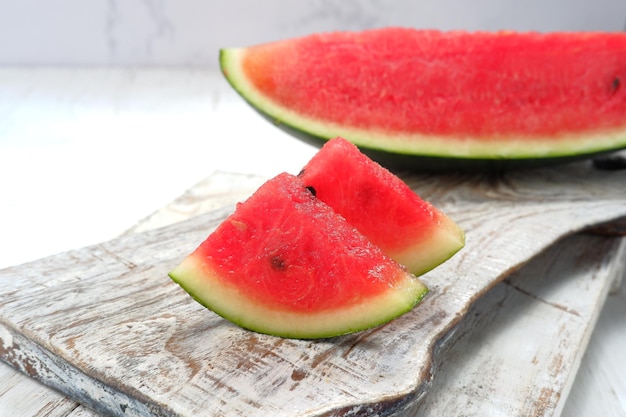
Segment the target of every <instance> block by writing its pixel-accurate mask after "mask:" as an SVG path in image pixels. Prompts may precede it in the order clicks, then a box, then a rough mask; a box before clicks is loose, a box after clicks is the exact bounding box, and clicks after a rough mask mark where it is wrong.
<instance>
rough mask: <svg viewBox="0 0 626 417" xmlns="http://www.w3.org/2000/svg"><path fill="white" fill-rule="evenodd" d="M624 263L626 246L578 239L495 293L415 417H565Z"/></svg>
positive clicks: (476, 311) (460, 331) (469, 322)
mask: <svg viewBox="0 0 626 417" xmlns="http://www.w3.org/2000/svg"><path fill="white" fill-rule="evenodd" d="M625 256H626V240H623V239H618V238H608V237H600V236H590V235H584V234H579V235H575V236H572V237H570V238H567V239H566V240H565V241H563V242H560V243H558V244H556V245H554V246H553V247H551V248H549V249H548V250H547V251H546V252H545V253H543V254H541V255H540V256H538V257H536V258H534V259H532V260H531V261H530V262H529V264H527V265H526V266H525V267H524V268H522V269H520V270H519V271H517V272H515V273H513V274H512V275H511V276H509V277H508V278H507V279H506V280H505V281H504V282H502V283H500V284H498V285H497V286H495V287H494V288H493V289H492V290H491V291H489V292H488V293H487V294H485V296H484V297H483V298H482V299H480V300H479V301H477V302H476V303H475V304H474V305H473V306H472V308H471V309H470V310H469V312H468V314H467V315H466V317H465V318H464V319H463V321H462V322H461V323H460V325H459V326H458V327H457V329H456V330H455V333H454V335H452V336H451V338H450V340H449V341H448V343H447V344H446V346H444V347H443V350H444V351H443V352H441V355H439V356H438V357H437V358H438V361H437V366H436V371H435V376H434V378H433V386H432V389H431V390H430V391H429V393H428V395H427V396H426V397H425V398H424V401H423V402H422V404H420V406H419V407H418V409H417V410H416V412H415V414H414V415H415V416H419V417H436V416H443V415H445V416H460V415H463V416H522V415H523V416H544V417H545V416H559V415H561V410H562V409H563V407H564V404H565V402H566V399H567V398H568V393H569V392H570V387H571V385H572V382H573V380H574V377H575V375H576V372H577V371H578V368H579V363H580V360H581V358H582V355H583V352H584V351H585V347H586V345H587V342H588V340H589V337H590V334H591V332H592V330H593V328H594V325H595V323H596V320H597V317H598V315H599V313H600V310H601V306H602V305H603V304H604V301H605V299H606V296H607V293H608V291H609V289H610V287H611V284H612V281H613V280H614V279H615V278H616V277H617V276H619V275H621V274H623V273H624V270H623V267H622V266H623V265H620V264H619V263H615V262H614V259H615V257H625ZM615 359H616V360H617V358H615ZM589 411H591V410H589ZM598 411H599V410H595V411H594V412H590V413H588V414H582V415H606V414H605V413H598ZM563 415H564V416H570V415H573V414H572V413H568V412H565V413H564V414H563Z"/></svg>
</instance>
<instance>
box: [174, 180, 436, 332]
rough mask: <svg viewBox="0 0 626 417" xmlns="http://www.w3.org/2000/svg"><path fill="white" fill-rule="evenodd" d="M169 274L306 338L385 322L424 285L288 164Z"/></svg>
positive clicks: (223, 305) (216, 304)
mask: <svg viewBox="0 0 626 417" xmlns="http://www.w3.org/2000/svg"><path fill="white" fill-rule="evenodd" d="M170 277H171V278H172V279H173V280H174V281H175V282H177V283H178V284H179V285H180V286H181V287H182V288H183V289H185V290H186V291H187V292H188V293H189V294H190V295H191V296H192V297H193V298H194V299H196V300H197V301H198V302H200V303H201V304H202V305H204V306H206V307H207V308H209V309H210V310H213V311H214V312H215V313H217V314H219V315H221V316H222V317H224V318H226V319H228V320H230V321H232V322H233V323H236V324H237V325H239V326H241V327H244V328H247V329H250V330H254V331H256V332H260V333H267V334H272V335H276V336H282V337H290V338H305V339H313V338H324V337H333V336H338V335H341V334H346V333H352V332H356V331H360V330H364V329H367V328H370V327H374V326H377V325H380V324H383V323H385V322H388V321H390V320H391V319H393V318H395V317H397V316H399V315H401V314H404V313H406V312H408V311H409V310H411V309H412V308H413V307H414V306H415V305H416V304H417V303H419V302H420V300H422V298H423V297H424V296H425V294H426V293H427V291H428V290H427V288H426V287H425V286H424V284H423V283H422V282H421V281H420V280H419V279H417V278H416V277H415V276H413V275H412V274H410V273H409V272H408V271H407V269H406V268H405V267H403V266H402V265H400V264H398V263H397V262H395V261H394V260H392V259H391V258H389V257H388V256H386V255H385V254H384V253H383V252H382V251H381V250H380V249H379V248H378V247H376V246H375V245H374V244H372V243H371V242H370V241H369V240H367V239H366V238H365V237H364V236H363V235H362V234H361V233H359V232H358V231H357V230H356V229H354V227H353V226H351V225H350V224H349V223H348V222H347V221H346V220H345V219H344V218H343V217H341V216H340V215H338V214H337V213H335V212H334V211H333V210H332V208H330V206H328V205H326V204H325V203H323V202H322V201H320V200H319V199H317V198H316V197H314V196H313V194H312V193H311V192H310V191H309V190H308V189H307V188H306V186H305V185H304V184H303V182H302V181H301V180H300V179H299V178H298V177H297V176H293V175H290V174H286V173H284V174H280V175H278V176H277V177H275V178H273V179H271V180H269V181H268V182H266V183H265V184H264V185H262V186H261V187H260V188H259V189H258V190H257V191H256V192H255V193H254V194H253V195H252V196H251V197H250V198H249V199H248V200H246V201H245V202H243V203H240V204H238V206H237V208H236V210H235V212H234V213H233V214H232V215H231V216H229V217H228V218H227V219H226V220H225V221H224V222H223V223H221V224H220V225H219V226H218V227H217V229H216V230H215V231H214V232H213V233H211V234H210V235H209V237H208V238H207V239H206V240H205V241H204V242H203V243H202V244H201V245H200V246H199V247H198V248H197V249H196V250H195V251H194V252H193V253H192V254H190V255H189V256H187V257H186V258H185V259H184V260H183V261H182V263H181V264H179V265H178V266H177V267H176V268H175V269H174V270H173V271H171V272H170Z"/></svg>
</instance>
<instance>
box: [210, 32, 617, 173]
mask: <svg viewBox="0 0 626 417" xmlns="http://www.w3.org/2000/svg"><path fill="white" fill-rule="evenodd" d="M220 63H221V68H222V71H223V74H224V75H225V77H226V78H227V80H228V81H229V82H230V84H231V85H232V86H233V87H234V89H235V90H237V91H238V92H239V93H240V94H241V96H243V98H244V99H246V100H247V101H248V102H249V103H250V104H251V105H252V106H253V107H254V108H256V109H257V110H258V111H260V112H261V113H262V114H263V115H265V116H267V117H268V118H269V119H271V120H272V121H274V122H275V123H276V124H278V126H280V127H282V128H284V129H286V130H287V131H289V132H291V133H294V134H296V135H297V136H298V137H300V138H304V139H307V140H313V141H317V143H319V141H322V142H323V141H326V140H328V139H330V138H333V137H335V136H342V137H344V138H346V139H348V140H349V141H351V142H353V143H355V144H357V145H358V146H359V147H360V148H362V149H363V150H364V151H365V152H367V153H368V155H370V156H372V157H374V158H377V159H379V160H381V161H383V162H384V163H394V162H398V163H399V165H402V166H406V165H407V164H410V166H412V167H414V168H418V167H420V165H416V163H427V162H434V164H430V165H427V166H426V167H430V166H436V164H437V163H439V162H444V163H449V164H451V166H463V165H465V166H477V165H479V164H481V163H484V162H487V163H491V164H492V165H498V166H507V165H511V166H512V165H525V164H526V163H527V164H529V165H532V164H543V163H544V162H560V161H566V160H570V159H579V158H586V157H589V156H590V155H594V154H597V153H602V152H607V151H611V150H616V149H620V148H624V147H626V88H625V87H626V33H531V32H528V33H516V32H464V31H451V32H441V31H432V30H416V29H405V28H383V29H377V30H369V31H363V32H334V33H322V34H313V35H309V36H305V37H301V38H295V39H287V40H282V41H277V42H273V43H267V44H261V45H256V46H251V47H247V48H229V49H222V50H221V52H220Z"/></svg>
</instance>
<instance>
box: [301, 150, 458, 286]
mask: <svg viewBox="0 0 626 417" xmlns="http://www.w3.org/2000/svg"><path fill="white" fill-rule="evenodd" d="M300 178H302V181H303V182H304V185H305V186H307V187H309V188H310V189H311V190H313V191H314V192H315V195H316V196H317V198H319V199H320V200H322V201H323V202H325V203H326V204H328V205H329V206H331V207H332V208H333V210H335V211H336V212H337V213H338V214H340V215H341V216H343V217H344V218H345V219H346V220H347V221H348V222H349V223H350V224H351V225H353V226H354V227H356V228H357V229H358V230H359V231H360V232H361V233H362V234H363V235H365V236H366V237H367V238H368V239H369V240H370V241H371V242H372V243H374V244H375V245H376V246H378V247H379V248H381V249H382V251H383V252H384V253H386V254H387V255H389V256H390V257H392V258H393V259H395V260H396V261H398V262H399V263H400V264H402V265H405V266H406V267H407V268H409V270H410V271H411V272H412V273H413V274H414V275H416V276H419V275H422V274H423V273H425V272H427V271H429V270H431V269H433V268H434V267H436V266H437V265H439V264H441V263H442V262H444V261H445V260H447V259H448V258H450V257H451V256H452V255H454V254H455V253H456V252H458V251H459V250H460V249H461V248H462V247H463V246H464V244H465V234H464V232H463V230H462V229H461V228H460V227H459V226H458V225H457V224H456V223H455V222H454V221H453V220H452V219H450V218H449V217H448V216H446V215H445V214H444V213H443V212H442V211H440V210H439V209H437V208H436V207H434V206H433V205H432V204H430V203H429V202H427V201H424V200H422V199H421V198H420V197H419V196H418V195H417V194H415V192H414V191H413V190H411V189H410V188H409V186H408V185H407V184H406V183H404V182H403V181H402V180H401V179H400V178H399V177H397V176H396V175H394V174H393V173H392V172H390V171H388V170H387V169H385V168H383V167H382V166H380V165H379V164H377V163H376V162H374V161H373V160H371V159H370V158H368V157H367V156H366V155H364V154H363V153H361V152H360V151H359V149H358V148H357V147H356V146H355V145H354V144H352V143H350V142H348V141H347V140H345V139H343V138H334V139H331V140H329V141H328V142H326V143H325V144H324V146H323V147H322V149H320V151H319V152H317V153H316V154H315V155H314V156H313V158H311V160H310V161H309V163H308V164H307V165H306V166H305V167H304V169H303V170H302V172H301V173H300Z"/></svg>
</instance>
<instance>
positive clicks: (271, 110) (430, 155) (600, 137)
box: [219, 48, 626, 168]
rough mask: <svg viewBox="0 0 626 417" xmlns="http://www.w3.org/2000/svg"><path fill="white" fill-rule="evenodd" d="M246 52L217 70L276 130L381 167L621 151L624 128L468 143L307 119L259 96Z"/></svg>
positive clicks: (224, 54)
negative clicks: (345, 147)
mask: <svg viewBox="0 0 626 417" xmlns="http://www.w3.org/2000/svg"><path fill="white" fill-rule="evenodd" d="M245 52H246V48H224V49H221V50H220V56H219V61H220V67H221V70H222V73H223V75H224V77H225V78H226V80H227V81H228V82H229V84H230V85H231V86H232V88H233V89H234V90H235V91H236V92H237V93H238V94H239V95H240V96H241V97H242V98H243V99H244V100H245V101H246V102H247V103H248V104H249V105H250V106H251V107H252V108H254V109H255V110H256V111H258V112H259V113H260V114H261V115H262V116H264V117H265V118H267V119H268V120H270V121H271V122H272V123H274V124H275V125H276V126H277V127H279V128H280V129H282V130H284V131H286V132H288V133H289V134H291V135H293V136H295V137H297V138H299V139H301V140H303V141H305V142H308V143H311V144H314V145H316V146H320V145H322V144H323V143H324V142H326V141H327V140H329V139H332V138H333V137H336V136H341V137H344V138H345V139H348V140H349V141H351V142H352V143H354V144H355V145H357V146H359V147H360V148H361V149H362V150H363V152H364V153H366V154H368V156H370V157H371V158H372V159H375V160H377V161H379V162H381V163H383V164H385V165H390V166H399V167H412V168H416V167H417V168H419V167H424V168H441V167H444V168H446V167H448V166H449V167H450V168H458V167H461V168H463V167H473V166H476V165H481V164H483V165H492V166H494V167H508V166H511V167H516V166H520V167H524V166H542V165H546V164H552V163H561V162H568V161H575V160H580V159H586V158H589V157H591V156H595V155H601V154H605V153H609V152H613V151H616V150H619V149H622V148H625V147H626V126H624V127H620V128H617V129H614V130H611V131H599V132H595V133H589V132H586V133H583V134H578V135H575V134H572V135H568V136H563V137H561V138H559V139H558V145H555V139H554V138H552V137H536V138H517V139H516V138H504V139H503V140H500V141H499V143H498V142H494V140H485V141H481V140H479V139H476V140H467V139H466V138H454V137H447V136H435V135H419V134H413V135H400V134H390V133H388V132H385V131H374V130H365V129H356V128H351V127H346V126H342V125H340V124H336V123H331V122H327V121H319V120H315V119H312V118H308V117H306V116H303V115H301V114H298V113H296V112H294V111H292V110H291V109H289V108H286V107H284V106H281V105H280V104H278V103H276V102H275V101H274V100H272V99H271V98H269V97H267V96H266V95H264V94H263V93H261V92H260V91H259V90H258V89H257V88H255V86H254V85H253V84H252V83H251V82H250V80H249V79H248V78H247V77H246V75H245V74H244V71H243V69H242V67H241V65H240V63H241V57H242V56H243V54H245Z"/></svg>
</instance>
